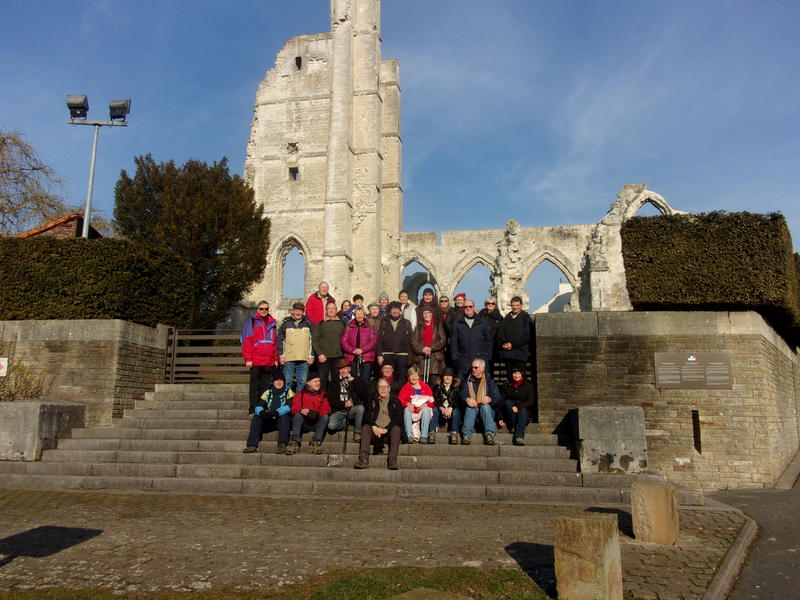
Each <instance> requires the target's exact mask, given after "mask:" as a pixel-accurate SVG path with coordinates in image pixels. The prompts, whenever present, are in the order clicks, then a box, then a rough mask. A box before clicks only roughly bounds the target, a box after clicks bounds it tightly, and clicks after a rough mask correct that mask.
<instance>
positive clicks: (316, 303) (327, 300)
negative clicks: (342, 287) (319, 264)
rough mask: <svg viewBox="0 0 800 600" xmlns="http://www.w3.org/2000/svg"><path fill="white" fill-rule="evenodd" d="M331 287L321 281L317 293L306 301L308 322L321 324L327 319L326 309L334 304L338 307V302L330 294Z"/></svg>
mask: <svg viewBox="0 0 800 600" xmlns="http://www.w3.org/2000/svg"><path fill="white" fill-rule="evenodd" d="M329 289H330V286H329V285H328V282H327V281H321V282H320V284H319V287H318V288H317V291H316V292H314V293H313V294H311V295H310V296H309V297H308V300H306V305H305V312H306V316H307V317H308V320H309V321H311V323H313V324H314V325H316V324H317V323H319V322H321V321H322V319H324V318H325V307H326V306H328V304H331V303H333V304H334V305H336V300H335V299H334V297H333V296H331V295H330V294H329V293H328V290H329Z"/></svg>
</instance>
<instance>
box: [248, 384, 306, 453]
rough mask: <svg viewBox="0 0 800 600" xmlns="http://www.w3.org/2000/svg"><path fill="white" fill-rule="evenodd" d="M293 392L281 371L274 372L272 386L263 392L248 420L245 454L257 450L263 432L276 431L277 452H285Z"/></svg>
mask: <svg viewBox="0 0 800 600" xmlns="http://www.w3.org/2000/svg"><path fill="white" fill-rule="evenodd" d="M293 396H294V392H293V391H292V390H290V389H289V388H287V387H286V378H285V377H284V375H283V373H281V372H278V373H275V376H274V377H273V378H272V386H271V387H270V388H269V389H268V390H267V391H266V392H264V394H263V395H262V396H261V399H260V400H259V401H258V403H257V404H256V405H255V408H254V410H253V418H252V419H251V420H250V433H249V435H248V436H247V447H246V448H245V449H244V453H245V454H251V453H253V452H258V444H259V442H261V438H262V436H263V435H264V434H265V433H268V432H270V431H276V430H277V432H278V446H277V447H276V448H275V452H276V453H277V454H286V444H287V443H288V442H289V429H290V428H291V426H292V414H291V413H292V397H293Z"/></svg>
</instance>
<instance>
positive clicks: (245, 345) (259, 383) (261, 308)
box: [241, 300, 278, 414]
mask: <svg viewBox="0 0 800 600" xmlns="http://www.w3.org/2000/svg"><path fill="white" fill-rule="evenodd" d="M276 332H277V323H276V321H275V318H274V317H273V316H272V315H270V314H269V302H267V301H266V300H262V301H261V302H259V303H258V307H257V308H256V314H254V315H253V316H252V317H250V319H248V321H247V322H246V323H245V324H244V328H243V329H242V337H241V344H242V358H244V365H245V366H246V367H247V368H248V369H250V414H252V413H253V408H254V407H255V405H256V404H258V400H259V398H261V394H263V393H264V391H265V390H266V389H267V388H268V387H269V386H271V385H272V376H273V374H274V370H275V365H277V364H278V344H277V335H276Z"/></svg>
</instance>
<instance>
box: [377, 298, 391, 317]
mask: <svg viewBox="0 0 800 600" xmlns="http://www.w3.org/2000/svg"><path fill="white" fill-rule="evenodd" d="M378 306H380V308H381V317H385V316H387V315H388V314H389V294H387V293H386V292H381V293H380V294H378Z"/></svg>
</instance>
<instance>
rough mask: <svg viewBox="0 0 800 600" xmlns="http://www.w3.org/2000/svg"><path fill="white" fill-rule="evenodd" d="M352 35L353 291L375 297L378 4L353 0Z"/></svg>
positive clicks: (378, 227) (378, 252) (378, 224)
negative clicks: (354, 9) (353, 19)
mask: <svg viewBox="0 0 800 600" xmlns="http://www.w3.org/2000/svg"><path fill="white" fill-rule="evenodd" d="M355 7H356V13H355V21H354V25H353V27H354V30H353V35H354V37H353V98H352V102H353V119H352V140H353V143H352V151H353V180H352V185H353V197H352V219H351V225H352V229H351V235H352V248H353V249H354V251H355V252H354V255H353V264H354V269H353V272H352V277H351V280H352V287H353V291H354V292H356V291H358V292H360V293H361V294H363V295H364V297H365V298H375V297H377V294H378V292H379V291H380V290H378V289H377V286H378V285H379V283H380V280H381V274H382V273H381V272H382V267H381V222H380V204H381V181H382V170H383V156H382V155H381V122H382V117H381V115H382V109H383V106H382V105H383V102H382V99H381V95H380V92H381V82H380V73H381V40H380V10H381V9H380V1H379V0H355Z"/></svg>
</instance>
